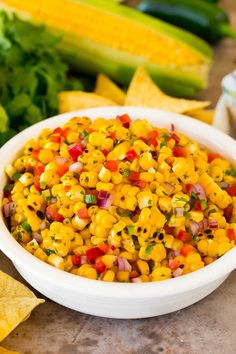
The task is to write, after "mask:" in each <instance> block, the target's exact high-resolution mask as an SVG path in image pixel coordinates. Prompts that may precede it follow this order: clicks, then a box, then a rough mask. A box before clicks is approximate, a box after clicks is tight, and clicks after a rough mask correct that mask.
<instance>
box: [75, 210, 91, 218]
mask: <svg viewBox="0 0 236 354" xmlns="http://www.w3.org/2000/svg"><path fill="white" fill-rule="evenodd" d="M77 214H78V217H79V218H80V219H89V215H88V209H87V208H81V209H79V210H78V213H77Z"/></svg>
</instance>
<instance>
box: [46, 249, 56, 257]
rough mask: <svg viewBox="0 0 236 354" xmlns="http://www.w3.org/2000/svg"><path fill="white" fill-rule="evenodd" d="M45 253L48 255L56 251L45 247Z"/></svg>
mask: <svg viewBox="0 0 236 354" xmlns="http://www.w3.org/2000/svg"><path fill="white" fill-rule="evenodd" d="M45 253H46V255H47V256H50V254H53V253H56V252H55V251H53V250H50V249H46V250H45Z"/></svg>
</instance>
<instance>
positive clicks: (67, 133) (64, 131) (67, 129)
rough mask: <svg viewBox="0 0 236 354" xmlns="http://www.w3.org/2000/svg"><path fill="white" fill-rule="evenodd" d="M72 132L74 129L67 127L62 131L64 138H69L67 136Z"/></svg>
mask: <svg viewBox="0 0 236 354" xmlns="http://www.w3.org/2000/svg"><path fill="white" fill-rule="evenodd" d="M71 132H72V129H71V128H70V127H66V128H65V129H63V130H62V132H61V135H62V136H63V138H65V139H66V138H67V136H68V135H69V134H70V133H71Z"/></svg>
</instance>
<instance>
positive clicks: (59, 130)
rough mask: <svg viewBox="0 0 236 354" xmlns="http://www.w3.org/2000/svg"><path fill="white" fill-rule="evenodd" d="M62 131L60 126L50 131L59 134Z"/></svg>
mask: <svg viewBox="0 0 236 354" xmlns="http://www.w3.org/2000/svg"><path fill="white" fill-rule="evenodd" d="M62 132H63V130H62V129H61V128H60V127H58V128H56V129H54V130H53V132H52V133H53V134H60V135H61V134H62Z"/></svg>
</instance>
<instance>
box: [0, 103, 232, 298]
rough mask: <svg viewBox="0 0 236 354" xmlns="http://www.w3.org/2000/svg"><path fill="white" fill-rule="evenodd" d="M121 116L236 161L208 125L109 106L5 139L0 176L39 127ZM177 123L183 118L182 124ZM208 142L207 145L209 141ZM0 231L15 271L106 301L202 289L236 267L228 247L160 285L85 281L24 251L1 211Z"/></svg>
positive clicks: (0, 244) (0, 245) (0, 246)
mask: <svg viewBox="0 0 236 354" xmlns="http://www.w3.org/2000/svg"><path fill="white" fill-rule="evenodd" d="M124 113H127V114H129V115H130V116H131V117H132V118H134V119H137V118H145V119H147V120H154V119H155V117H156V116H157V117H158V118H157V122H156V124H157V126H160V127H169V126H170V124H171V123H173V124H174V125H175V126H176V128H177V130H178V131H181V132H183V133H184V134H186V135H188V136H190V137H191V135H193V136H195V135H197V136H199V139H200V138H201V140H202V141H201V142H200V144H202V143H203V145H206V146H207V145H214V151H216V152H221V154H222V155H223V156H226V158H227V159H229V160H231V162H232V163H233V164H235V163H236V157H235V156H234V151H236V141H235V140H234V139H232V138H231V137H229V136H227V135H226V134H224V133H222V132H221V131H219V130H218V129H216V128H214V127H212V126H209V125H207V124H205V123H203V122H200V121H197V120H195V119H193V118H190V117H186V116H182V115H179V114H176V113H172V112H167V111H161V110H157V109H153V108H144V107H132V106H122V107H121V106H112V107H99V108H89V109H82V110H77V111H74V112H69V113H64V114H60V115H57V116H54V117H52V118H49V119H46V120H43V121H41V122H39V123H37V124H34V125H32V126H31V127H29V128H27V129H25V130H23V131H22V132H20V133H19V134H17V135H16V136H15V137H13V138H12V139H10V140H9V141H8V142H7V143H6V144H5V145H4V146H3V147H2V148H1V149H0V173H1V174H2V175H4V167H5V166H6V164H7V163H10V162H11V161H12V160H14V158H15V156H14V157H10V159H9V156H8V155H9V151H14V150H15V146H18V145H19V144H20V146H21V147H23V144H24V142H25V141H26V140H28V139H29V138H30V137H33V136H37V135H38V133H39V132H40V131H41V129H43V128H56V127H57V126H59V125H61V124H64V123H65V122H66V121H67V120H69V119H70V118H72V117H76V116H77V117H78V116H87V117H91V118H95V117H97V118H98V117H105V118H112V117H116V116H117V115H120V114H124ZM151 117H152V118H151ZM159 117H160V118H161V120H162V122H161V124H159V123H158V119H159ZM183 119H185V122H184V123H183ZM152 124H155V123H152ZM178 127H180V128H178ZM193 139H195V140H196V141H199V140H198V139H197V138H194V137H193ZM209 139H210V142H211V144H210V143H209ZM208 143H209V144H208ZM18 151H20V149H18ZM10 155H11V154H10ZM5 181H6V178H5V179H4V178H2V179H1V181H0V198H1V199H2V192H3V187H4V184H5ZM0 231H1V234H2V236H1V237H0V250H2V251H3V253H5V255H6V256H8V257H9V258H10V259H11V260H12V262H13V263H15V264H16V265H17V267H18V268H19V269H22V270H24V272H26V271H27V272H29V268H30V272H31V273H32V274H33V275H34V276H35V277H37V278H39V279H41V280H42V281H43V280H47V282H48V283H52V284H53V283H55V282H57V283H58V284H60V286H61V287H62V288H64V289H67V290H68V289H70V290H71V291H73V292H75V293H80V294H81V293H83V294H86V295H88V296H98V297H101V296H102V297H106V298H110V297H113V298H119V299H126V298H129V299H131V298H143V299H145V298H147V299H148V298H151V297H162V296H167V295H170V294H171V295H177V294H180V293H182V292H184V291H191V290H193V289H196V288H198V287H200V286H203V285H207V284H208V283H211V282H213V281H215V280H217V279H219V278H220V277H224V276H227V275H228V274H229V273H230V272H231V271H232V270H233V269H235V268H236V247H234V248H232V249H231V250H230V251H228V252H227V253H226V254H225V255H223V256H222V257H220V258H219V259H217V260H216V261H214V262H213V263H211V264H209V265H208V266H206V267H204V268H202V269H200V270H198V271H195V272H193V273H190V274H187V275H184V276H181V277H177V278H172V279H168V280H165V281H161V282H148V283H118V282H117V283H109V282H103V281H97V280H92V279H87V278H83V277H80V276H78V275H74V274H71V273H68V272H65V271H61V270H59V269H57V268H54V267H53V266H50V265H49V264H47V263H44V262H43V261H41V260H39V259H37V258H36V257H35V256H33V255H32V254H30V253H29V252H27V251H26V250H25V249H24V248H23V247H22V246H21V245H20V244H19V243H18V242H17V241H16V240H15V239H14V238H13V237H12V236H11V234H10V232H9V231H8V229H7V227H6V225H5V223H4V218H3V215H2V210H1V211H0ZM5 236H6V237H5ZM132 290H133V291H132Z"/></svg>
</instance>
